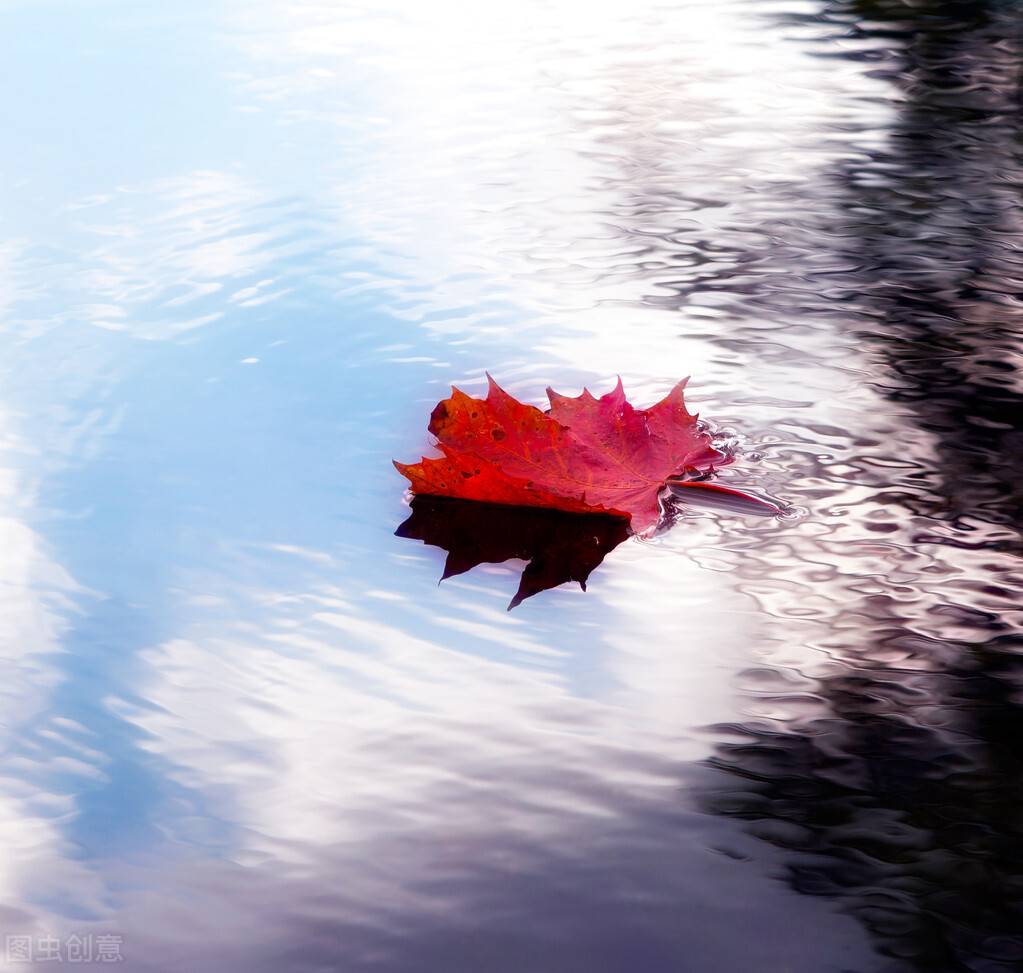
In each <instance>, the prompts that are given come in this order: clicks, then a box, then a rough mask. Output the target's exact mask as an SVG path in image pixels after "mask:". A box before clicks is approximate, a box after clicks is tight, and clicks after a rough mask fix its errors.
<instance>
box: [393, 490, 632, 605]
mask: <svg viewBox="0 0 1023 973" xmlns="http://www.w3.org/2000/svg"><path fill="white" fill-rule="evenodd" d="M411 507H412V515H411V516H410V517H409V518H408V519H407V520H406V521H405V522H404V523H403V524H401V526H400V527H398V529H397V530H396V531H395V533H396V534H397V535H398V537H409V538H412V539H414V540H420V541H423V542H424V543H425V544H429V545H431V546H433V547H440V548H443V549H444V550H445V551H447V552H448V557H447V561H446V562H445V564H444V574H443V575H442V576H441V580H442V581H443V580H444V578H450V577H453V576H454V575H456V574H463V573H464V572H466V571H468V570H470V569H471V568H474V567H476V565H477V564H482V563H484V562H490V563H494V564H500V563H502V562H503V561H507V560H509V559H510V558H522V559H523V560H525V561H528V562H529V564H527V565H526V567H525V569H524V570H523V572H522V577H521V579H520V580H519V589H518V591H517V592H516V593H515V597H514V598H512V600H511V603H510V604H509V605H508V610H509V611H511V610H512V609H513V608H514V607H515V606H516V605H519V604H521V603H522V602H523V601H524V600H525V599H526V598H529V597H531V596H532V595H535V594H539V592H541V591H546V590H547V589H548V588H555V587H557V586H558V585H559V584H564V583H565V582H566V581H578V582H579V585H580V587H582V589H583V590H584V591H585V590H586V581H587V579H588V578H589V576H590V573H591V572H592V571H593V569H594V568H595V567H597V565H599V564H600V563H601V561H603V560H604V557H605V555H607V554H609V553H610V552H611V551H613V550H614V549H615V548H616V547H617V546H618V545H619V544H621V543H622V541H624V540H625V539H626V538H627V537H628V536H629V534H630V531H629V522H628V521H627V520H626V519H625V518H623V517H609V516H607V515H605V514H574V513H565V512H563V511H561V510H542V509H536V508H532V507H530V508H526V507H511V506H507V505H505V504H495V503H481V502H479V501H477V500H461V499H458V498H455V497H431V496H422V497H415V498H414V499H413V500H412V503H411Z"/></svg>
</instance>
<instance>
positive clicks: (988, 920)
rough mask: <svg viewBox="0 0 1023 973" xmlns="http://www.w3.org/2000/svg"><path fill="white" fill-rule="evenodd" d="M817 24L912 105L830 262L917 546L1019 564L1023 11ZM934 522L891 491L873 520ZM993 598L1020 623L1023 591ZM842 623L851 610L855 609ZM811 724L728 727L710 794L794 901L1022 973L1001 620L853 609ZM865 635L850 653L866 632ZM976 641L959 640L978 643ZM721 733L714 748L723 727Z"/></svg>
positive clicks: (866, 169)
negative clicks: (840, 267)
mask: <svg viewBox="0 0 1023 973" xmlns="http://www.w3.org/2000/svg"><path fill="white" fill-rule="evenodd" d="M824 19H825V20H827V21H829V22H831V23H832V24H834V25H836V29H837V30H840V31H846V32H848V34H850V35H856V36H858V37H861V38H862V37H863V36H865V35H873V36H874V37H875V38H876V39H877V41H878V49H879V50H880V49H883V48H884V47H885V46H887V47H888V48H889V52H888V53H889V54H890V55H891V57H889V58H878V59H876V60H875V63H874V65H871V64H870V63H869V61H868V66H867V68H866V69H868V70H875V71H876V70H877V67H876V64H877V63H881V62H883V63H885V64H892V63H893V59H894V63H895V65H896V66H895V67H894V68H891V69H889V68H882V69H881V70H882V71H884V72H885V73H886V74H887V76H888V79H889V80H890V81H891V83H892V84H893V85H894V86H896V87H897V88H898V90H899V92H900V95H901V98H902V102H901V105H900V108H899V111H898V115H897V118H896V121H895V123H894V128H893V130H892V132H891V133H890V134H891V137H890V138H889V139H888V142H887V145H886V147H885V149H884V150H879V151H873V152H872V153H871V154H870V158H869V161H867V162H866V163H862V162H860V163H857V164H853V165H850V166H849V167H847V168H846V169H844V170H842V171H840V172H837V173H836V174H835V175H836V181H837V182H838V183H839V184H840V185H841V187H842V188H841V202H840V206H841V217H840V219H839V221H838V225H837V226H835V227H834V228H833V235H832V237H831V241H830V244H831V246H833V247H834V248H835V251H836V252H837V253H840V254H842V255H843V256H845V257H851V258H852V261H851V262H852V263H854V264H855V266H856V267H857V271H856V273H855V275H846V277H845V278H844V279H836V280H832V281H829V285H828V286H829V288H831V290H830V291H829V293H831V294H833V295H837V296H838V297H840V298H845V299H849V300H855V302H856V306H857V307H858V308H859V309H860V310H861V311H862V316H861V320H862V321H863V322H864V326H863V329H862V332H861V333H858V334H857V335H856V337H857V338H858V339H859V340H861V341H862V342H863V344H864V347H866V348H868V349H869V350H870V353H871V354H873V355H875V356H880V357H881V359H882V361H883V362H884V364H885V367H886V372H883V373H882V374H881V375H880V376H879V379H878V384H879V387H880V388H881V389H882V391H883V393H884V395H885V396H887V397H888V398H889V399H890V400H891V401H893V402H898V403H900V404H901V405H904V406H906V407H908V408H909V409H910V410H911V413H912V414H913V415H914V416H915V417H916V422H917V423H918V424H919V426H920V428H921V429H924V430H927V431H928V432H929V433H930V435H931V437H932V439H933V441H934V442H935V444H936V446H935V448H936V451H937V466H938V470H937V473H938V477H939V482H938V489H937V491H936V495H937V500H936V501H935V502H934V503H933V504H932V505H930V506H929V507H927V508H926V509H923V508H921V509H920V512H921V513H922V514H925V515H926V516H928V517H930V518H931V519H932V522H934V523H937V524H941V523H944V524H946V525H948V526H950V527H951V528H952V529H951V530H950V531H949V532H948V533H947V534H945V535H943V536H928V535H919V536H917V537H916V538H915V540H916V541H918V542H919V543H928V544H948V545H961V546H972V547H974V548H979V549H988V550H991V551H992V553H993V554H994V553H995V552H997V553H998V554H1001V555H1004V554H1005V553H1010V554H1018V553H1019V552H1021V551H1023V544H1021V541H1020V537H1021V533H1020V529H1021V526H1023V376H1021V374H1020V363H1021V361H1023V357H1021V348H1023V301H1021V298H1023V208H1021V203H1020V188H1021V186H1023V165H1021V145H1020V71H1021V64H1023V7H1020V6H1018V5H1014V4H1008V3H1003V4H996V3H990V4H983V3H965V2H956V3H953V2H948V3H927V2H910V0H905V2H895V0H887V2H857V3H849V4H844V5H831V6H829V7H828V8H827V10H826V11H825V13H824ZM875 500H876V501H877V502H880V503H883V504H891V505H899V504H906V505H911V504H913V505H917V506H918V507H919V506H920V505H921V498H920V497H919V496H915V497H914V496H909V495H902V494H900V493H899V492H898V491H894V490H893V491H890V492H888V493H887V494H883V495H880V496H878V497H876V498H875ZM1000 570H1002V571H1003V583H1001V584H999V583H998V582H997V581H996V580H993V579H992V580H984V581H979V582H978V584H981V585H983V586H986V588H985V590H988V591H989V592H990V594H991V595H992V597H996V598H997V597H998V596H999V595H1001V596H1009V597H1006V599H1005V607H1006V609H1007V610H1014V609H1018V607H1019V605H1018V603H1014V602H1013V601H1012V600H1011V592H1012V591H1013V590H1015V591H1017V592H1018V591H1019V590H1020V586H1021V579H1020V577H1019V576H1018V574H1019V573H1017V574H1015V575H1013V576H1011V577H1009V576H1007V575H1004V570H1005V569H1004V568H1002V569H1000ZM850 610H853V609H852V608H851V609H850ZM854 610H855V611H856V613H857V615H858V621H857V622H856V623H855V625H850V626H849V627H848V636H847V637H846V638H845V641H844V642H843V643H842V644H837V643H836V646H835V648H836V655H837V656H838V657H839V658H841V659H842V661H843V663H844V667H843V671H841V672H840V673H839V674H836V675H833V676H830V677H829V678H827V679H824V680H823V681H822V682H821V683H820V685H819V687H818V693H819V699H820V703H821V714H820V715H819V716H818V717H816V718H812V719H810V718H808V719H807V720H805V721H804V722H803V723H801V724H796V723H790V724H782V723H778V724H770V723H766V722H765V723H750V724H748V725H743V726H736V727H729V728H727V729H728V732H729V733H730V734H732V735H733V738H734V737H736V736H737V737H738V739H737V740H736V741H735V742H730V743H728V744H722V745H721V746H720V747H719V748H718V753H717V756H716V757H715V758H714V760H713V764H714V766H715V767H716V768H718V769H719V770H721V771H724V772H725V773H726V774H727V778H726V780H725V782H722V780H721V779H720V778H719V779H718V783H717V785H716V786H714V787H713V788H712V789H711V790H710V791H708V792H706V793H705V794H704V795H703V799H704V801H705V804H706V807H707V808H708V809H710V810H712V811H714V812H715V813H720V814H726V815H734V816H737V817H740V818H742V819H745V820H746V821H748V822H749V827H750V829H751V830H752V831H753V832H754V833H756V834H758V835H760V836H761V837H763V838H765V839H766V840H769V841H771V842H773V843H775V844H777V845H780V846H783V847H786V848H788V849H790V850H791V855H790V857H789V859H788V865H787V869H786V876H785V877H786V879H787V881H788V882H789V883H790V884H791V885H792V887H794V888H796V889H798V890H800V891H802V892H805V893H809V894H815V895H826V896H834V897H837V898H839V899H840V900H841V901H842V902H843V903H844V904H845V905H846V906H847V907H848V908H849V909H850V910H851V911H852V912H853V913H854V914H855V915H856V916H857V917H858V918H859V919H860V920H862V922H863V923H864V924H865V926H866V927H867V928H868V929H869V930H870V931H871V933H872V934H873V935H874V936H876V937H877V939H878V941H879V943H880V945H881V948H882V950H883V951H884V952H885V953H886V954H888V955H890V956H891V957H892V958H893V964H894V966H895V967H896V968H899V969H911V970H921V971H967V970H969V971H985V973H993V971H998V973H1009V971H1018V970H1021V969H1023V709H1021V705H1020V704H1021V702H1023V644H1021V640H1020V637H1019V635H1018V633H1017V630H1015V629H1014V628H1012V626H1011V625H1010V624H1009V623H1008V622H1007V621H1006V620H1005V619H1004V618H1001V617H1000V616H999V613H998V612H996V611H993V612H990V613H985V612H982V611H977V610H971V609H968V608H965V607H962V606H958V605H955V604H953V603H951V602H950V603H948V604H936V605H932V606H931V608H930V612H931V614H932V616H933V617H935V618H936V622H937V628H938V630H941V624H942V623H944V622H947V625H948V628H947V631H949V632H951V631H952V628H951V626H955V632H956V635H955V637H948V638H936V637H934V636H933V634H932V635H930V636H928V635H924V634H922V633H921V632H920V631H919V629H918V628H915V627H914V624H913V622H912V621H911V620H910V618H909V617H908V616H907V615H906V614H905V612H904V609H903V607H902V606H900V604H899V603H898V602H897V601H895V600H893V599H883V598H875V599H873V600H871V599H867V601H866V602H865V603H863V604H860V605H858V606H855V609H854ZM854 629H855V630H854ZM964 632H965V634H964ZM722 730H724V728H722Z"/></svg>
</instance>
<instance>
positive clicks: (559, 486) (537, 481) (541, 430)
mask: <svg viewBox="0 0 1023 973" xmlns="http://www.w3.org/2000/svg"><path fill="white" fill-rule="evenodd" d="M487 379H488V381H489V382H490V389H489V392H488V393H487V397H486V399H474V398H471V397H470V396H468V395H466V394H465V393H464V392H460V391H459V390H458V389H455V388H453V389H452V390H451V398H449V399H444V400H443V401H442V402H440V403H439V404H438V405H437V407H436V408H435V409H434V410H433V414H432V416H431V417H430V432H432V433H433V435H434V436H436V437H437V445H438V447H439V448H440V450H441V452H442V453H443V454H444V455H443V456H442V457H440V458H438V459H427V458H425V457H424V458H423V460H422V462H419V463H410V464H404V463H398V462H395V464H394V465H395V466H396V467H397V469H398V471H399V472H400V473H402V475H404V476H406V477H408V480H409V482H410V483H411V485H412V492H413V493H417V494H432V495H434V496H445V497H462V498H464V499H467V500H482V501H486V502H489V503H503V504H511V505H514V506H519V507H547V508H553V509H555V510H564V511H567V512H570V513H604V514H610V515H613V516H618V517H626V518H629V520H630V521H631V527H632V529H633V531H635V532H637V533H643V532H645V531H648V530H649V529H650V528H652V527H654V526H655V525H656V524H657V522H658V520H659V519H660V516H661V507H660V502H659V500H658V494H659V493H660V491H661V489H662V488H663V487H664V485H665V483H666V481H667V480H668V479H669V478H671V477H677V476H682V475H685V474H687V473H691V472H696V471H699V472H709V471H711V470H713V469H714V466H715V465H721V464H722V463H724V462H727V457H725V456H724V454H722V453H721V452H719V451H718V450H717V449H715V448H714V446H713V445H712V444H711V439H710V436H709V435H707V433H705V432H703V431H702V430H701V429H700V428H699V426H698V424H697V417H696V416H694V415H690V413H689V412H688V411H687V409H686V406H685V402H684V400H683V394H682V393H683V389H684V388H685V384H686V383H685V381H682V382H679V383H678V385H676V386H675V387H674V388H673V389H672V390H671V391H670V392H669V393H668V394H667V395H666V396H665V397H664V398H663V399H662V400H661V401H660V402H658V403H657V404H656V405H654V406H651V407H650V408H649V409H636V408H633V406H632V405H630V404H629V402H628V401H627V400H626V398H625V392H624V390H623V389H622V383H621V379H619V381H618V385H617V386H616V387H615V389H614V390H613V391H612V392H608V393H607V395H603V396H601V397H600V398H599V399H595V398H594V397H593V396H592V395H590V393H589V392H587V391H585V390H584V391H583V393H582V395H580V396H578V397H576V398H569V397H567V396H564V395H559V394H558V393H557V392H554V391H552V390H551V389H547V396H548V398H549V399H550V403H551V405H550V409H549V411H548V412H546V413H545V412H541V411H540V410H539V409H537V408H535V407H534V406H531V405H524V404H523V403H521V402H519V401H518V400H517V399H515V398H513V397H512V396H511V395H509V394H508V393H507V392H505V391H504V390H503V389H501V388H500V387H499V386H498V384H497V383H496V382H495V381H494V380H493V378H491V377H490V376H489V375H488V376H487ZM716 490H717V491H720V492H721V493H733V492H734V491H730V490H727V489H726V488H724V487H717V488H716ZM736 495H737V496H746V495H744V494H736ZM772 512H773V511H772Z"/></svg>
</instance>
